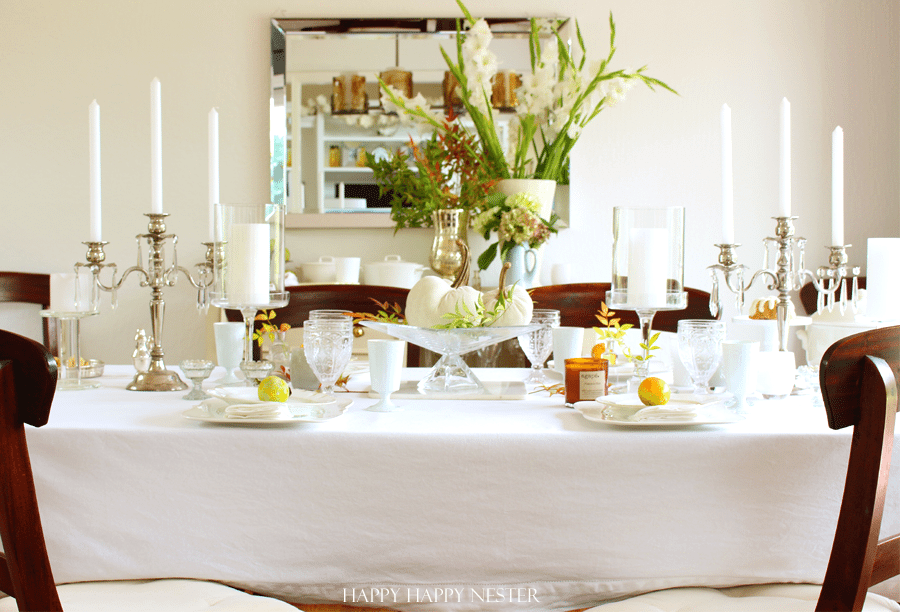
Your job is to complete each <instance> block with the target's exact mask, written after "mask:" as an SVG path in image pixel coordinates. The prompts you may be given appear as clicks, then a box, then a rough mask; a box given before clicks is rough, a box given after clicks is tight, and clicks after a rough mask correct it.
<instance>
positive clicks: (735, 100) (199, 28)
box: [0, 0, 900, 365]
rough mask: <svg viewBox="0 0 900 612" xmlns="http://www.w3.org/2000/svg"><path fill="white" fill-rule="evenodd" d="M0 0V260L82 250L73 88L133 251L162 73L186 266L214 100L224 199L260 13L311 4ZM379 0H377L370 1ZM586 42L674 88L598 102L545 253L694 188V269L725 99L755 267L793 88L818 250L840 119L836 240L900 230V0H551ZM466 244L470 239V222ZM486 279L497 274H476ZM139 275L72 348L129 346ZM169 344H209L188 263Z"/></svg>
mask: <svg viewBox="0 0 900 612" xmlns="http://www.w3.org/2000/svg"><path fill="white" fill-rule="evenodd" d="M0 1H2V14H3V19H2V20H0V58H2V60H0V126H2V127H0V186H2V190H0V201H2V203H3V204H2V206H3V211H4V213H5V215H4V219H5V221H4V223H3V224H2V225H0V241H2V244H3V248H2V255H0V269H8V270H23V271H35V272H52V271H61V270H65V269H68V268H69V267H70V266H71V265H72V264H73V263H74V262H75V261H78V260H83V257H84V247H83V246H82V245H81V244H80V243H81V241H82V240H85V239H86V238H87V235H88V212H87V211H88V158H87V136H88V129H87V107H88V104H89V103H90V102H91V100H93V99H97V101H98V102H99V104H100V105H101V115H102V160H103V206H104V214H103V227H104V229H103V233H104V238H105V239H106V240H109V241H110V243H111V244H110V245H109V246H108V247H107V253H108V256H109V261H114V262H116V263H118V264H119V266H120V269H123V268H125V267H127V266H129V265H132V263H133V261H134V258H135V247H134V240H133V236H134V235H135V234H137V233H139V232H142V231H145V229H146V225H145V218H144V217H143V216H142V213H144V212H147V211H148V210H149V207H150V204H149V200H150V185H149V183H150V163H149V156H150V155H149V149H150V146H149V83H150V80H151V79H152V78H153V77H159V78H160V80H161V82H162V91H163V173H164V185H163V190H164V206H165V210H166V211H167V212H169V213H171V215H172V216H171V217H170V220H169V230H170V231H173V232H175V233H177V234H178V235H179V237H180V246H181V249H180V260H181V263H182V265H190V264H192V263H194V262H198V261H200V259H201V257H202V255H203V251H202V247H201V246H200V242H201V241H202V240H204V239H205V238H206V227H207V222H206V204H205V202H206V198H207V193H206V163H207V162H206V115H207V113H208V112H209V109H210V108H212V107H214V106H215V107H218V109H219V114H220V140H221V175H222V183H221V194H222V198H223V200H231V201H241V200H262V199H266V198H267V197H268V140H267V132H268V116H267V114H268V87H269V52H268V48H269V47H268V45H269V25H268V19H269V18H270V17H272V16H302V17H314V16H322V15H323V13H322V11H323V8H322V6H323V5H322V4H321V3H318V2H311V1H309V0H294V1H291V0H286V1H283V2H281V3H278V2H273V1H271V0H230V1H227V2H222V1H213V0H196V1H194V2H190V3H184V2H180V1H176V0H157V1H155V2H152V3H151V2H144V3H136V2H134V3H133V2H116V1H113V0H106V1H97V0H95V1H92V2H78V3H75V2H67V1H64V0H48V1H46V2H42V3H40V7H39V8H37V7H36V6H35V5H34V4H32V3H19V2H13V1H12V0H0ZM379 6H384V7H390V8H386V9H384V10H383V11H379V10H378V7H379ZM469 8H470V9H471V10H472V11H473V13H474V14H476V15H478V14H485V13H490V14H491V15H495V16H496V15H500V14H503V13H505V14H515V15H521V16H525V15H529V14H546V12H547V11H548V10H551V9H550V8H548V5H547V4H546V3H545V2H540V1H538V0H525V1H523V2H516V3H511V2H507V3H506V7H505V8H504V7H502V6H500V7H498V4H497V3H496V2H488V1H487V0H477V1H476V0H470V2H469ZM552 10H554V11H556V12H557V14H559V15H573V16H575V17H577V18H578V19H579V21H580V23H581V26H582V30H583V33H584V36H585V38H586V41H587V44H588V47H589V48H590V49H591V50H593V51H594V54H595V55H600V54H601V53H604V52H605V43H606V40H607V36H608V31H607V27H606V18H607V15H608V12H609V11H610V10H612V11H613V12H614V14H615V17H616V22H617V24H618V48H619V54H618V59H619V62H620V63H621V65H623V66H626V65H630V66H632V67H638V66H640V65H643V64H645V63H646V64H649V66H650V68H649V73H650V74H651V75H653V76H656V77H658V78H661V79H663V80H665V81H666V82H668V83H669V84H670V85H672V86H673V87H675V88H676V89H678V91H679V92H680V94H681V95H680V96H678V97H676V96H673V95H671V94H668V93H663V92H658V93H651V92H649V91H646V90H635V91H633V92H632V93H631V94H630V95H629V97H628V99H626V100H625V102H624V103H622V104H621V105H620V106H619V107H616V108H614V109H611V110H609V111H607V112H604V113H603V114H602V115H601V116H600V117H598V119H597V120H596V121H595V123H594V124H592V125H591V126H590V128H589V129H588V130H587V132H586V133H585V134H584V136H583V137H582V140H581V142H580V143H579V145H578V148H577V150H576V154H575V156H574V158H573V172H572V177H573V186H572V221H573V223H572V228H571V229H568V230H565V231H564V232H563V233H562V234H561V235H560V236H559V237H557V238H555V239H554V240H553V241H552V242H551V243H550V244H549V246H548V248H547V250H546V259H545V274H546V271H548V270H549V264H550V263H553V262H555V261H572V262H573V263H574V264H575V269H576V276H577V279H578V280H608V278H609V269H610V239H611V231H610V223H611V219H612V207H613V206H615V205H620V204H647V205H651V204H652V205H683V206H685V207H686V208H687V243H688V254H687V257H686V261H685V265H686V270H685V280H686V282H687V283H688V284H689V285H692V286H697V287H702V288H708V287H709V282H708V277H707V273H706V270H705V267H706V266H707V265H710V264H712V263H714V260H715V256H716V251H715V249H714V247H713V246H712V244H713V243H714V242H715V241H717V240H718V238H719V231H720V230H719V227H720V222H719V201H720V174H719V168H720V161H719V159H720V158H719V154H720V152H719V108H720V107H721V105H722V103H724V102H727V103H728V104H729V105H730V106H731V107H732V110H733V114H734V144H735V150H734V164H735V203H736V207H737V210H736V214H735V216H736V225H737V231H736V234H737V240H738V242H741V243H743V245H744V246H743V247H741V249H740V257H741V259H742V261H744V262H745V263H747V264H748V265H750V266H753V267H757V266H758V265H759V262H760V261H761V248H760V241H761V239H762V238H763V237H764V236H767V235H770V234H771V233H772V231H773V229H774V228H773V223H772V222H771V220H770V219H769V217H770V216H771V215H773V214H774V213H775V209H776V202H777V192H778V172H777V168H778V145H777V137H778V106H779V102H780V100H781V98H782V97H783V96H786V97H787V98H788V99H790V101H791V104H792V108H793V143H794V145H793V147H794V153H793V160H794V164H793V173H794V181H793V202H794V212H795V214H797V215H799V216H800V219H799V221H798V223H797V229H798V234H800V235H803V236H805V237H806V238H808V239H809V245H810V246H809V249H808V250H809V255H810V257H809V261H810V265H818V264H821V263H824V260H825V255H826V251H825V249H824V248H823V245H825V244H826V243H828V242H829V241H830V240H829V238H830V230H829V223H830V220H829V212H828V211H829V199H830V134H831V131H832V129H833V128H834V127H835V126H836V125H841V126H842V127H843V128H844V133H845V142H846V153H845V157H846V201H847V211H846V217H847V231H846V237H847V241H848V242H850V243H852V244H854V247H853V249H851V251H850V255H851V258H852V260H853V261H854V262H857V263H860V264H861V265H864V264H865V239H866V237H868V236H897V235H898V234H900V206H898V202H900V199H898V192H900V188H898V169H900V128H898V122H900V121H898V120H900V113H898V109H900V103H898V102H900V100H898V89H900V87H898V85H900V83H898V81H900V69H898V56H900V43H898V31H900V16H898V3H897V2H896V0H868V1H867V2H865V3H861V2H858V1H857V0H841V1H839V0H834V1H829V2H822V1H821V0H786V1H785V0H744V1H730V2H722V1H721V0H685V1H683V2H671V1H669V0H643V1H637V0H628V1H626V0H612V1H610V0H606V1H601V2H592V3H587V2H579V1H576V0H560V1H559V2H556V3H554V4H553V5H552ZM327 13H328V14H327V15H325V16H364V17H365V16H377V15H378V14H383V15H386V14H388V13H390V14H394V15H407V14H408V15H422V14H428V15H434V16H455V15H456V14H457V12H456V6H455V3H453V2H451V1H450V0H445V1H443V2H435V1H434V0H431V1H428V2H422V1H415V0H405V1H400V2H391V3H388V4H381V5H379V4H375V3H371V2H363V1H362V0H347V1H345V2H343V3H341V4H340V5H330V6H329V7H328V9H327ZM287 240H288V246H289V247H290V249H291V251H292V253H293V258H294V259H295V260H302V259H304V258H306V257H312V256H315V255H319V254H323V253H332V254H335V255H340V254H355V255H361V256H363V257H364V258H365V259H374V258H375V257H377V256H380V255H383V254H388V253H393V252H399V253H400V254H401V255H403V256H404V257H405V258H408V259H417V260H419V261H422V262H425V261H426V260H427V252H428V248H429V244H430V236H429V234H428V232H425V231H409V232H402V233H400V234H398V235H396V236H394V235H393V233H392V231H391V230H373V231H354V232H350V231H345V230H342V231H337V230H318V231H302V232H301V231H293V232H291V234H290V235H289V237H288V239H287ZM473 243H474V244H475V248H476V249H477V248H478V245H479V241H477V240H473ZM488 280H489V279H488ZM149 297H150V295H149V290H148V289H146V288H141V287H139V286H138V283H137V278H135V277H132V278H129V279H128V280H127V281H126V283H125V286H124V289H123V291H121V292H120V297H119V302H120V306H119V309H118V311H116V312H114V313H113V312H110V310H109V309H108V308H107V309H105V310H104V312H103V313H102V314H101V315H100V316H99V317H95V318H94V319H92V320H91V321H90V322H89V323H87V324H86V325H85V328H86V334H85V335H86V337H85V341H84V343H85V350H86V353H87V354H88V355H89V356H91V357H97V358H100V359H103V360H105V361H107V362H113V363H121V362H126V361H127V360H128V358H129V356H130V354H131V351H132V348H133V343H132V338H133V335H134V330H135V328H137V327H149V311H148V308H147V302H148V300H149ZM165 297H166V302H167V307H168V311H167V316H166V332H165V336H164V346H165V348H166V350H167V361H168V362H169V363H170V364H171V365H174V364H177V362H178V361H179V360H180V359H182V358H186V357H190V356H197V355H200V354H203V353H205V352H206V351H207V348H206V347H205V344H206V343H207V342H208V334H207V329H208V323H207V321H206V320H205V319H203V318H202V317H199V316H198V315H197V314H196V313H195V311H194V309H193V302H194V291H193V290H192V289H191V288H190V287H189V286H187V284H186V283H180V284H179V286H178V287H176V288H173V289H167V290H166V292H165Z"/></svg>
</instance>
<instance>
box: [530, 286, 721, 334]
mask: <svg viewBox="0 0 900 612" xmlns="http://www.w3.org/2000/svg"><path fill="white" fill-rule="evenodd" d="M610 288H611V285H610V283H570V284H566V285H546V286H544V287H535V288H534V289H529V291H528V293H530V294H531V299H532V300H533V301H534V307H535V308H551V309H554V310H558V311H559V315H560V323H559V324H560V325H562V326H566V327H599V326H600V321H598V320H597V317H596V315H597V313H598V311H599V310H600V303H601V302H605V301H606V292H607V291H609V290H610ZM685 292H687V298H688V300H687V308H685V309H684V310H661V311H659V312H657V313H656V315H655V316H654V317H653V330H654V331H666V332H675V331H677V330H678V321H680V320H682V319H715V318H716V317H714V316H713V315H712V313H711V312H710V310H709V293H707V292H706V291H701V290H700V289H693V288H691V287H685ZM615 313H616V317H618V318H619V319H621V321H620V322H621V323H622V324H625V323H630V324H631V325H634V326H638V325H639V321H638V316H637V313H636V312H634V311H633V310H622V309H615Z"/></svg>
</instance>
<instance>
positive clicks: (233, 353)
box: [213, 321, 244, 385]
mask: <svg viewBox="0 0 900 612" xmlns="http://www.w3.org/2000/svg"><path fill="white" fill-rule="evenodd" d="M213 333H214V334H215V336H216V361H217V362H218V364H219V365H220V366H222V367H223V368H225V377H224V378H222V379H220V380H219V381H218V382H219V384H224V385H227V384H231V383H236V382H238V381H240V380H241V379H240V378H238V377H237V376H235V374H234V369H235V368H236V367H238V366H239V365H240V364H241V359H243V358H244V324H243V323H231V322H225V321H220V322H218V323H213Z"/></svg>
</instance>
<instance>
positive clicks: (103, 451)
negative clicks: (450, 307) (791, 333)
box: [27, 365, 900, 611]
mask: <svg viewBox="0 0 900 612" xmlns="http://www.w3.org/2000/svg"><path fill="white" fill-rule="evenodd" d="M425 372H426V370H424V369H421V368H404V370H403V380H404V381H407V382H406V383H405V384H406V386H404V389H407V391H406V392H399V393H397V394H395V397H394V401H395V403H396V404H397V405H398V406H399V407H400V408H402V410H399V411H396V412H372V411H368V410H366V408H367V407H368V406H371V405H372V404H374V403H376V402H377V397H375V396H373V395H371V394H370V392H369V380H368V373H367V370H366V368H365V366H364V365H362V366H360V367H357V368H355V369H354V371H353V373H352V375H351V376H350V378H349V380H348V381H347V383H346V385H345V387H343V388H341V389H339V391H338V393H337V398H338V400H339V404H336V405H337V406H339V409H338V410H336V411H334V412H332V413H329V414H328V415H327V416H323V417H322V418H310V419H306V420H303V419H300V420H296V419H288V420H282V421H278V422H272V423H265V422H255V421H252V420H251V421H249V422H247V421H245V420H242V419H231V420H228V419H213V418H202V416H201V417H199V418H198V417H197V414H198V410H200V408H199V407H198V402H197V401H196V400H195V401H191V400H185V399H183V396H184V394H185V393H184V392H183V391H182V392H135V391H127V390H126V389H125V387H126V385H127V384H128V382H129V381H130V380H131V378H132V377H133V375H134V368H133V367H131V366H116V365H108V366H107V367H106V369H105V372H104V374H103V376H102V377H101V378H100V379H99V382H100V386H99V388H96V389H87V390H76V391H59V392H58V393H57V394H56V396H55V398H54V400H53V406H52V410H51V415H50V421H49V423H48V424H47V425H45V426H44V427H41V428H28V431H27V440H28V446H29V449H30V453H31V459H32V465H33V470H34V475H35V481H36V488H37V494H38V500H39V503H40V508H41V516H42V521H43V526H44V534H45V538H46V541H47V546H48V551H49V556H50V560H51V563H52V565H53V571H54V576H55V578H56V580H57V582H60V583H62V582H73V581H87V580H116V579H141V578H160V577H182V578H198V579H207V580H217V581H221V582H224V583H227V584H230V585H234V586H237V587H240V588H245V589H248V590H251V591H254V592H257V593H262V594H265V595H270V596H275V597H279V598H282V599H284V600H287V601H291V602H305V603H344V604H355V605H361V606H366V605H378V606H386V607H391V608H394V609H397V610H402V611H405V610H409V611H417V610H452V611H468V610H498V611H506V610H516V611H528V610H570V609H573V608H579V607H587V606H590V605H591V604H595V603H598V602H601V601H606V600H611V599H615V598H619V597H625V596H628V595H633V594H637V593H641V592H645V591H650V590H655V589H661V588H670V587H678V586H691V585H706V586H722V587H725V586H731V585H739V584H752V583H768V582H775V581H780V582H819V583H820V582H821V580H822V578H823V576H824V572H825V567H826V564H827V560H828V555H829V552H830V548H831V542H832V538H833V535H834V531H835V525H836V522H837V516H838V509H839V507H840V502H841V493H842V490H843V482H844V478H845V474H846V465H847V458H848V453H849V447H850V439H851V432H850V431H849V430H843V431H832V430H831V429H829V428H828V425H827V422H826V417H825V411H824V408H823V407H822V406H821V398H820V397H819V398H818V401H816V400H817V396H816V392H815V391H814V390H810V389H799V390H798V391H797V393H796V394H792V395H790V396H788V397H784V398H780V399H768V400H764V399H763V398H761V397H751V398H750V405H748V406H747V408H746V410H745V414H743V415H740V416H738V417H735V418H733V419H728V420H730V421H732V422H725V423H718V424H700V425H697V424H690V423H683V422H671V423H666V422H664V421H663V422H650V423H644V424H638V423H632V424H628V423H619V422H610V423H607V422H602V421H597V420H591V419H588V418H586V417H585V416H584V414H583V413H582V412H581V411H579V410H576V409H573V408H569V407H566V406H565V403H564V398H563V396H562V395H560V394H559V393H555V392H554V391H555V390H556V389H555V388H554V387H553V385H555V384H558V383H559V382H561V378H560V377H559V375H558V374H556V373H555V372H552V371H551V372H549V373H548V377H549V382H548V384H547V385H546V386H529V387H524V386H523V385H520V384H519V381H522V380H524V379H525V377H526V376H527V374H528V371H527V370H525V369H516V368H483V369H481V368H479V369H476V370H475V372H476V374H477V376H478V377H479V378H480V379H481V380H483V381H485V385H486V387H487V391H486V392H485V393H483V394H481V395H474V396H461V397H455V398H453V397H449V398H448V397H440V398H432V397H429V396H422V395H418V396H417V395H416V393H415V392H414V387H415V385H414V383H415V381H417V380H420V379H421V378H422V377H423V376H424V374H425ZM223 374H224V370H223V369H222V368H217V369H216V370H215V371H214V373H213V375H212V377H211V378H210V379H209V380H207V381H206V382H205V383H204V388H205V389H207V390H209V389H213V388H215V387H216V384H217V383H216V381H217V380H218V379H219V378H221V377H222V375H223ZM523 389H524V391H523ZM725 409H726V410H727V408H725ZM320 416H321V415H320ZM893 468H894V471H895V472H897V473H900V453H895V454H894V457H893ZM898 480H900V479H894V484H892V485H891V489H890V491H889V494H888V502H887V507H886V512H885V525H884V532H885V533H896V532H897V531H900V488H898V484H897V481H898Z"/></svg>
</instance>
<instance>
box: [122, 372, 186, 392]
mask: <svg viewBox="0 0 900 612" xmlns="http://www.w3.org/2000/svg"><path fill="white" fill-rule="evenodd" d="M125 388H126V389H128V390H129V391H184V390H185V389H187V388H188V386H187V384H186V383H185V382H184V381H183V380H181V377H179V376H178V374H176V373H175V372H173V371H171V370H155V371H151V372H138V373H137V374H136V375H135V377H134V380H132V381H131V383H130V384H129V385H128V386H127V387H125Z"/></svg>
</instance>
